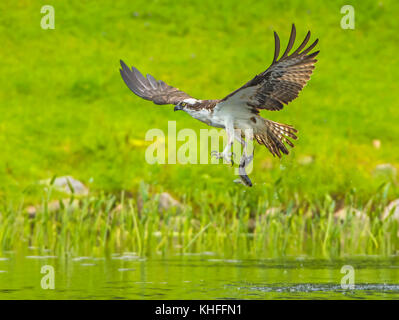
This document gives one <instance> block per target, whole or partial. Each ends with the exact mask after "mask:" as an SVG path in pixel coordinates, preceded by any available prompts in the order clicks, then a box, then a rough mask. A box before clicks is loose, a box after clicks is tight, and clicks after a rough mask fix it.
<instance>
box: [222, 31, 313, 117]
mask: <svg viewBox="0 0 399 320" xmlns="http://www.w3.org/2000/svg"><path fill="white" fill-rule="evenodd" d="M295 36H296V30H295V25H292V29H291V36H290V40H289V41H288V46H287V49H286V50H285V52H284V53H283V55H282V56H281V58H280V59H278V56H279V53H280V38H279V37H278V35H277V33H274V40H275V51H274V59H273V62H272V64H271V66H270V67H269V68H268V69H267V70H265V71H264V72H262V73H260V74H258V75H257V76H255V78H253V79H252V80H250V81H248V82H247V83H246V84H245V85H243V86H242V87H241V88H239V89H237V90H235V91H234V92H232V93H230V94H229V95H228V96H226V97H225V98H224V99H222V100H221V103H220V105H221V106H223V105H225V106H226V107H228V106H229V105H242V106H243V107H245V108H248V109H252V110H253V111H254V112H255V113H256V112H258V109H267V110H281V109H282V108H283V106H284V105H285V104H288V103H289V102H291V101H292V100H294V99H295V98H296V97H298V93H299V92H300V91H301V90H302V89H303V87H304V86H305V85H306V83H307V82H308V80H309V79H310V75H311V74H312V71H313V69H314V64H315V63H316V61H317V60H316V59H315V57H316V56H317V54H318V53H319V51H316V52H313V53H309V52H310V51H311V50H312V49H313V48H314V47H315V46H316V44H317V42H318V39H316V41H315V42H313V43H312V44H311V45H310V46H309V47H307V48H306V49H305V47H306V45H307V43H308V41H309V38H310V31H309V32H308V33H307V35H306V37H305V40H303V42H302V44H301V45H300V46H299V47H298V48H297V49H296V50H295V51H294V52H293V53H291V54H289V52H290V51H291V49H292V47H293V45H294V42H295Z"/></svg>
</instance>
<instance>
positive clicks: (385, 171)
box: [374, 163, 397, 179]
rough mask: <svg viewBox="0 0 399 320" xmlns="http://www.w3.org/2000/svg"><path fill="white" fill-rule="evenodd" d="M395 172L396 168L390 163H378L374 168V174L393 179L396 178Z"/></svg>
mask: <svg viewBox="0 0 399 320" xmlns="http://www.w3.org/2000/svg"><path fill="white" fill-rule="evenodd" d="M396 173H397V170H396V168H395V167H394V166H393V165H392V164H390V163H383V164H379V165H378V166H376V167H375V169H374V175H384V176H389V177H391V178H393V179H395V178H396Z"/></svg>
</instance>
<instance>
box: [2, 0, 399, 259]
mask: <svg viewBox="0 0 399 320" xmlns="http://www.w3.org/2000/svg"><path fill="white" fill-rule="evenodd" d="M345 4H347V3H346V2H345V1H334V2H329V3H322V2H319V1H311V0H305V1H303V0H302V1H289V2H287V1H211V0H209V1H208V0H205V1H184V3H178V2H171V1H142V0H139V1H134V2H132V1H118V2H117V4H116V3H115V4H113V3H111V2H108V1H100V2H98V1H97V2H96V3H94V2H93V3H92V2H89V1H68V2H56V3H55V4H54V9H55V29H54V30H42V29H41V28H40V19H41V18H42V15H41V14H40V8H41V6H42V5H43V4H42V3H41V2H40V1H33V0H32V1H30V0H25V1H17V2H10V1H8V2H7V1H4V2H1V3H0V12H2V13H1V15H0V40H1V42H2V49H1V50H0V59H1V63H2V71H1V73H2V75H3V77H2V78H1V80H0V85H1V88H2V89H1V90H0V113H1V117H0V145H1V146H2V152H1V153H0V204H1V208H2V209H1V210H0V212H1V213H0V220H1V224H0V230H1V231H0V232H1V233H0V240H1V244H2V248H3V249H7V248H15V247H18V246H20V245H21V246H22V245H31V246H38V247H41V248H45V247H46V248H54V249H57V250H69V249H72V250H77V251H79V252H89V249H90V248H91V247H92V246H93V248H96V250H97V251H98V252H100V251H101V252H102V251H103V250H105V249H106V248H108V247H109V248H113V250H116V249H118V250H133V251H140V252H143V253H146V254H147V253H150V252H151V253H152V254H155V253H156V252H158V251H159V252H161V253H163V252H182V251H184V250H187V251H188V252H200V251H204V250H205V251H206V250H211V251H214V250H216V251H225V252H226V253H228V254H229V255H234V254H235V253H236V252H245V253H249V254H252V255H254V256H255V255H260V256H263V255H264V256H269V255H277V254H279V253H282V252H284V253H285V254H302V253H303V254H313V253H315V254H324V255H329V254H344V253H348V254H349V253H352V254H355V253H384V254H391V253H394V252H395V250H396V248H397V242H398V240H397V238H396V237H397V223H396V222H392V221H388V220H387V221H385V220H384V221H382V220H381V219H380V215H381V212H382V210H383V209H382V208H384V207H385V205H386V203H387V202H388V201H389V200H392V199H394V198H397V197H399V190H398V184H397V177H396V173H395V170H397V168H398V167H399V144H398V143H397V138H398V137H399V126H398V123H399V108H398V105H399V98H398V95H397V91H398V90H397V89H398V85H397V78H398V76H399V74H398V72H399V69H398V68H397V67H394V66H395V62H396V61H397V43H398V41H399V35H398V33H397V30H398V28H399V22H398V19H397V14H398V13H399V3H398V2H397V1H394V0H390V1H378V2H375V1H358V2H355V3H354V4H353V5H354V7H355V17H356V28H355V30H343V29H342V28H341V27H340V20H341V18H342V14H341V13H340V8H341V7H342V6H343V5H345ZM293 22H295V24H296V27H297V39H298V41H300V40H302V38H303V37H304V36H305V34H306V32H307V30H311V31H312V39H315V38H316V37H317V38H319V39H320V42H319V45H318V47H319V49H320V50H321V53H320V54H319V56H318V59H319V61H318V62H317V64H316V69H315V72H314V75H313V76H312V79H311V81H310V82H309V84H308V85H307V86H306V87H305V89H304V90H303V92H301V93H300V96H299V99H297V100H295V101H294V102H292V103H291V104H290V105H288V106H286V107H285V108H284V109H283V110H282V111H281V112H267V111H266V112H262V116H264V117H265V118H270V119H272V120H275V121H279V122H283V123H288V124H292V125H294V126H295V127H296V128H297V129H298V130H299V140H298V141H297V142H296V146H295V148H294V149H293V150H292V152H291V153H290V155H289V156H285V157H284V158H283V159H282V160H279V159H276V158H272V156H271V155H270V153H269V152H268V151H267V150H266V149H265V148H258V149H257V150H256V154H255V159H254V170H253V173H252V175H251V179H252V181H253V182H254V187H253V188H251V189H246V188H244V187H243V186H240V185H235V184H233V183H232V180H233V179H235V176H234V174H233V168H231V167H229V166H226V165H222V164H221V165H181V164H177V165H151V164H148V163H147V162H146V161H145V150H146V147H147V145H148V144H146V143H145V142H144V137H145V133H146V132H147V131H148V130H149V129H153V128H159V129H161V130H163V131H164V132H165V134H166V135H167V126H168V120H170V121H176V122H177V130H180V129H184V128H192V129H194V130H195V132H197V133H198V136H199V130H200V129H203V128H208V127H207V126H206V125H205V124H202V123H200V122H198V121H195V120H193V119H191V118H189V116H188V115H186V114H184V113H179V112H176V113H174V112H173V109H172V107H160V106H155V105H153V104H151V103H150V102H148V101H144V100H141V99H140V98H138V97H136V96H134V95H133V94H132V93H131V92H130V91H129V90H128V89H127V88H126V86H125V84H124V83H123V81H122V79H121V77H120V75H119V70H118V68H119V60H120V59H123V60H124V61H125V62H126V63H128V64H129V65H135V66H136V67H137V68H138V69H139V70H142V71H143V72H144V73H151V74H153V75H154V76H155V77H156V78H159V79H163V80H164V81H166V82H168V83H170V84H171V85H174V86H177V87H179V88H181V89H182V90H185V91H187V92H188V93H190V94H191V95H192V96H194V97H197V98H222V97H224V96H225V95H227V94H228V93H230V92H232V91H233V90H235V89H236V88H238V87H239V86H241V85H242V84H244V83H245V82H246V81H248V80H249V79H251V78H252V77H253V76H254V75H255V74H256V73H259V72H261V71H263V70H264V69H265V68H266V67H268V66H269V64H270V62H271V61H272V55H273V52H274V41H273V30H276V31H277V32H278V33H279V35H280V38H281V41H282V44H284V43H286V42H287V41H288V37H289V32H290V27H291V23H293ZM377 140H378V141H377ZM180 143H181V144H182V143H183V142H180ZM210 151H211V150H208V152H210ZM381 164H389V165H390V167H391V168H392V170H391V171H389V172H385V173H384V172H383V173H378V171H376V167H377V166H378V165H381ZM54 175H58V176H63V175H72V176H74V177H75V178H76V179H78V180H80V181H82V182H83V183H84V184H85V185H87V186H88V187H89V188H90V190H91V193H90V198H89V199H86V200H82V201H81V203H80V205H79V208H78V209H77V210H75V211H74V212H73V214H67V213H65V212H63V211H62V210H61V211H60V212H58V213H57V214H50V213H49V212H47V211H46V210H45V209H42V210H41V211H40V210H39V212H38V213H37V214H36V215H35V217H33V218H32V217H29V215H28V214H27V212H26V207H27V206H29V205H38V204H39V203H45V202H46V201H48V202H51V201H54V200H58V199H62V198H63V197H64V196H62V195H52V196H51V197H49V196H48V194H47V193H45V194H44V196H43V186H42V185H40V184H38V181H40V180H43V179H48V178H51V177H53V176H54ZM388 184H389V185H390V187H389V188H387V189H386V192H384V191H383V190H384V188H385V186H386V185H388ZM143 186H145V187H143ZM143 189H148V194H149V195H148V197H147V198H148V199H147V198H145V194H146V192H145V191H143ZM161 192H168V193H170V194H172V195H173V196H174V197H175V198H176V199H177V200H178V201H180V202H181V203H184V204H185V209H184V210H181V211H179V212H166V213H162V214H161V213H160V212H159V211H158V210H156V209H155V207H156V206H157V203H156V200H154V199H152V197H153V196H154V195H156V194H159V193H161ZM122 193H124V194H125V197H124V200H123V204H122V202H121V196H120V195H121V194H122ZM138 195H141V197H142V200H141V201H142V202H143V209H140V210H139V208H138V207H137V196H138ZM43 199H44V200H43ZM45 199H47V200H45ZM117 205H121V207H122V208H123V209H120V211H118V212H116V211H115V207H116V206H117ZM345 205H346V206H353V207H354V208H356V209H359V210H363V211H364V213H365V214H366V215H367V216H368V217H369V218H370V223H369V224H368V225H367V226H366V225H365V224H361V223H358V224H356V223H355V222H353V223H352V220H348V221H345V222H343V223H336V221H335V220H334V219H333V215H332V214H333V213H334V212H336V211H337V210H338V209H341V208H342V207H344V206H345ZM45 207H46V205H44V206H43V208H45ZM270 208H278V209H276V210H277V211H278V212H281V214H276V215H273V216H272V215H270V216H267V215H266V216H264V215H265V214H266V211H267V210H268V209H270ZM258 220H259V221H260V222H259V223H255V224H254V221H258ZM248 233H249V234H250V236H245V235H247V234H248ZM21 239H22V240H23V241H20V240H21ZM276 244H278V245H276Z"/></svg>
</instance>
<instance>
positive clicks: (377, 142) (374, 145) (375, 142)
mask: <svg viewBox="0 0 399 320" xmlns="http://www.w3.org/2000/svg"><path fill="white" fill-rule="evenodd" d="M373 147H374V148H376V149H379V148H381V141H380V140H378V139H374V140H373Z"/></svg>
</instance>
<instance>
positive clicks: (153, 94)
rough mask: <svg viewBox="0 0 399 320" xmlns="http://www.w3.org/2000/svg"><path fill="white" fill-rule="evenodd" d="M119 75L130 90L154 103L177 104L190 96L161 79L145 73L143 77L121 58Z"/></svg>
mask: <svg viewBox="0 0 399 320" xmlns="http://www.w3.org/2000/svg"><path fill="white" fill-rule="evenodd" d="M121 67H122V68H121V69H120V70H119V71H120V72H121V76H122V79H123V81H125V83H126V85H127V86H128V87H129V89H130V90H132V91H133V93H135V94H136V95H138V96H139V97H141V98H143V99H146V100H150V101H153V102H154V103H155V104H178V103H179V102H180V101H182V100H184V99H189V98H192V97H191V96H189V95H188V94H187V93H185V92H184V91H181V90H179V89H177V88H174V87H172V86H169V85H167V84H166V83H165V82H163V81H162V80H155V78H154V77H153V76H152V75H150V74H147V78H145V77H144V76H143V75H142V74H141V73H140V71H139V70H137V69H136V68H135V67H132V69H130V68H129V67H128V66H127V65H126V64H125V63H124V62H123V61H122V60H121Z"/></svg>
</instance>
